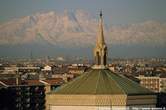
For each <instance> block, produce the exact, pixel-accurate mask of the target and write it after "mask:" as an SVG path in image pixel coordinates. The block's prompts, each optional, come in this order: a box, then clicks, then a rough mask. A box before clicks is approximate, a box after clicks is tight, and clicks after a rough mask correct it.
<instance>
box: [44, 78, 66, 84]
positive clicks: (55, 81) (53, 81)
mask: <svg viewBox="0 0 166 110" xmlns="http://www.w3.org/2000/svg"><path fill="white" fill-rule="evenodd" d="M42 81H44V82H46V83H48V84H50V85H61V84H62V83H64V80H63V79H62V78H52V79H46V80H42Z"/></svg>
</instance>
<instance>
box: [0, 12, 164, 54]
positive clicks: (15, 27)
mask: <svg viewBox="0 0 166 110" xmlns="http://www.w3.org/2000/svg"><path fill="white" fill-rule="evenodd" d="M110 22H111V20H110ZM97 32H98V19H97V18H96V17H94V16H93V15H92V14H90V13H89V12H85V11H83V10H76V11H74V12H69V11H67V10H65V11H64V12H63V13H58V12H55V11H50V12H44V13H36V14H34V15H30V16H25V17H21V18H16V19H13V20H10V21H8V22H5V23H2V24H0V51H1V53H0V55H1V56H7V55H9V54H13V55H16V56H18V55H19V54H21V55H23V56H24V55H25V56H26V55H27V54H28V52H29V51H34V52H36V56H38V55H42V54H43V55H45V54H46V53H48V54H50V55H51V54H52V55H53V54H56V53H58V52H60V53H61V52H62V51H65V52H69V53H65V54H70V52H71V55H72V54H73V53H76V52H78V53H80V54H82V53H81V52H82V51H76V50H80V49H83V50H86V49H88V48H90V49H92V47H93V46H94V44H95V41H96V35H97ZM104 33H105V39H106V43H107V44H108V47H110V48H111V47H112V49H116V50H113V51H114V52H117V53H119V52H118V49H120V48H121V50H119V51H121V52H120V53H119V54H120V56H121V55H122V54H123V53H124V56H126V55H125V52H126V51H128V49H127V48H130V47H133V50H134V51H137V48H140V50H139V51H141V53H142V54H143V55H144V53H145V52H146V51H147V50H144V49H148V50H151V51H152V52H151V51H150V52H149V54H154V53H155V54H154V55H152V56H155V55H156V56H162V57H163V56H165V55H166V52H165V51H164V50H163V49H164V48H165V47H166V23H165V22H159V21H155V20H148V21H144V22H141V23H135V24H128V25H111V26H107V27H105V28H104ZM119 47H120V48H119ZM124 47H125V48H124ZM134 47H136V48H134ZM142 47H143V48H144V47H145V48H144V49H142ZM122 48H124V49H122ZM156 48H157V50H154V49H156ZM75 49H76V50H75ZM67 50H68V51H67ZM70 50H73V51H70ZM125 50H126V51H125ZM131 50H132V49H131ZM159 50H160V52H157V51H159ZM52 51H56V52H52ZM88 51H89V50H88ZM163 51H164V52H163ZM11 52H12V53H11ZM45 52H46V53H45ZM62 53H63V54H64V52H62ZM127 53H128V55H129V54H131V52H130V51H128V52H127ZM158 53H160V54H159V55H158ZM115 56H116V55H115ZM122 56H123V55H122ZM147 56H148V53H147Z"/></svg>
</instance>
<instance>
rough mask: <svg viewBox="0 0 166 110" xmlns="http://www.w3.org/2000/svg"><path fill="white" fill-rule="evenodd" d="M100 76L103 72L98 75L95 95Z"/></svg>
mask: <svg viewBox="0 0 166 110" xmlns="http://www.w3.org/2000/svg"><path fill="white" fill-rule="evenodd" d="M100 75H101V70H100V71H99V74H98V78H97V83H96V87H95V94H96V92H97V88H98V83H99V78H100Z"/></svg>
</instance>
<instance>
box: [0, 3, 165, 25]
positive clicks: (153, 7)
mask: <svg viewBox="0 0 166 110" xmlns="http://www.w3.org/2000/svg"><path fill="white" fill-rule="evenodd" d="M64 9H67V10H69V11H73V10H76V9H83V10H85V11H89V12H90V13H94V15H97V13H98V11H99V10H100V9H102V10H103V12H104V16H105V17H104V18H105V21H106V23H109V22H111V24H128V23H135V22H142V21H145V20H159V21H166V0H0V23H2V22H5V21H8V20H10V19H12V18H18V17H22V16H26V15H31V14H34V13H37V12H42V11H52V10H54V11H58V12H63V11H64Z"/></svg>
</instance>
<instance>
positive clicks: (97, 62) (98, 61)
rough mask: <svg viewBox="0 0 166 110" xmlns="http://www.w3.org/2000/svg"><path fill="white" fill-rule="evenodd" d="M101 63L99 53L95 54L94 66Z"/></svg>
mask: <svg viewBox="0 0 166 110" xmlns="http://www.w3.org/2000/svg"><path fill="white" fill-rule="evenodd" d="M100 63H101V61H100V54H99V52H96V64H97V65H100Z"/></svg>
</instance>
